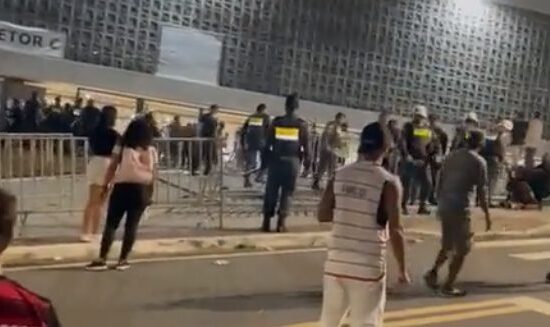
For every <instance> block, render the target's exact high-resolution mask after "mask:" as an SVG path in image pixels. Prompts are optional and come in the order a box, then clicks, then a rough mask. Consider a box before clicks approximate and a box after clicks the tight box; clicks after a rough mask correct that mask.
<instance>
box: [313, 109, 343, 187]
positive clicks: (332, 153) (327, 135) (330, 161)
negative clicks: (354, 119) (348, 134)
mask: <svg viewBox="0 0 550 327" xmlns="http://www.w3.org/2000/svg"><path fill="white" fill-rule="evenodd" d="M345 120H346V116H345V115H344V114H343V113H341V112H339V113H337V114H336V117H335V118H334V120H333V121H331V122H329V123H327V125H326V126H325V130H324V131H323V134H322V135H321V144H320V146H321V149H320V152H319V169H318V171H317V172H316V173H315V174H314V176H313V185H312V186H311V188H312V189H314V190H318V189H319V183H320V182H321V178H323V175H324V174H325V172H326V171H328V176H329V179H330V178H332V177H333V176H334V172H335V170H336V164H337V161H338V154H337V152H338V150H339V148H340V147H341V146H342V130H341V129H342V124H344V123H345Z"/></svg>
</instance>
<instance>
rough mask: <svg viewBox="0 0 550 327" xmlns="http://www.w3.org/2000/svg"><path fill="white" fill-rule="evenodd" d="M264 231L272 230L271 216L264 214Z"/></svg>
mask: <svg viewBox="0 0 550 327" xmlns="http://www.w3.org/2000/svg"><path fill="white" fill-rule="evenodd" d="M262 232H264V233H269V232H271V217H268V216H264V221H263V223H262Z"/></svg>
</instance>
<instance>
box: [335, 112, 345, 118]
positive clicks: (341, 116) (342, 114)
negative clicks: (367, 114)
mask: <svg viewBox="0 0 550 327" xmlns="http://www.w3.org/2000/svg"><path fill="white" fill-rule="evenodd" d="M344 117H346V115H344V113H342V112H339V113H337V114H336V117H335V118H336V119H342V118H344Z"/></svg>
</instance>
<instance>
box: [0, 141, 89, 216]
mask: <svg viewBox="0 0 550 327" xmlns="http://www.w3.org/2000/svg"><path fill="white" fill-rule="evenodd" d="M87 161H88V143H87V140H86V139H84V138H77V137H73V136H72V135H70V134H0V187H2V188H4V189H6V190H8V191H10V192H11V193H13V194H14V195H15V196H17V199H18V212H19V214H20V219H21V223H22V226H24V225H25V224H26V222H27V218H28V217H29V215H31V214H37V213H48V212H71V211H78V210H81V207H82V203H83V200H84V199H85V197H86V191H85V190H86V187H85V184H86V178H85V176H86V163H87Z"/></svg>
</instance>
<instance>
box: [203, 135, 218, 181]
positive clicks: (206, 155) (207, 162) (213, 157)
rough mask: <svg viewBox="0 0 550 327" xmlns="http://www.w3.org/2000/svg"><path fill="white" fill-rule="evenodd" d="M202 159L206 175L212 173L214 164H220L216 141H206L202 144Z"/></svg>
mask: <svg viewBox="0 0 550 327" xmlns="http://www.w3.org/2000/svg"><path fill="white" fill-rule="evenodd" d="M202 160H203V162H204V175H210V172H211V171H212V166H215V165H217V164H218V146H217V144H216V141H204V143H203V144H202Z"/></svg>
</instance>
